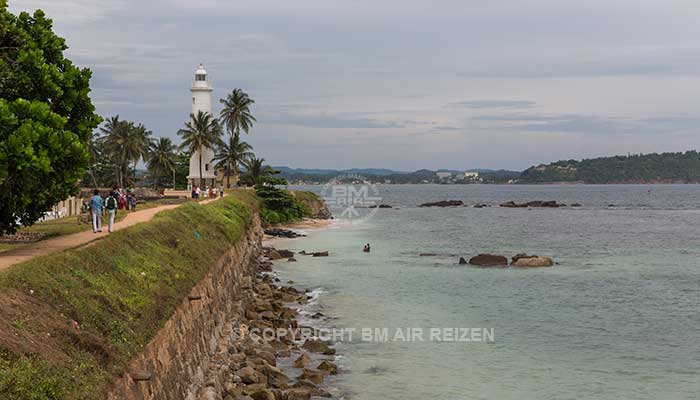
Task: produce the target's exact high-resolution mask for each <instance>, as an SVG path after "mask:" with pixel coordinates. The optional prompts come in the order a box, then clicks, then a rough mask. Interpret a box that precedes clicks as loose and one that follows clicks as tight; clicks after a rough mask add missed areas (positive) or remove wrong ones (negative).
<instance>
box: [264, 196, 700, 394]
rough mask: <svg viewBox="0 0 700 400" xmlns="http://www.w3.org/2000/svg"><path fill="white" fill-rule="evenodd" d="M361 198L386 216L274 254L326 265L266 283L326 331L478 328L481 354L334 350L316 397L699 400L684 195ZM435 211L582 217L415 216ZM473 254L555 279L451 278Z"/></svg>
mask: <svg viewBox="0 0 700 400" xmlns="http://www.w3.org/2000/svg"><path fill="white" fill-rule="evenodd" d="M310 189H311V190H314V191H317V192H320V191H321V190H322V188H319V187H312V188H310ZM377 191H378V193H379V196H380V197H382V201H381V202H382V203H388V204H392V205H393V206H398V207H399V209H382V210H379V211H378V212H377V213H376V214H374V215H373V216H372V217H371V218H369V219H368V220H367V221H366V222H365V223H363V224H359V225H353V226H343V227H336V228H331V229H328V230H326V231H323V232H316V233H311V234H310V235H309V237H307V238H304V239H299V240H293V241H288V242H284V244H280V245H278V247H286V248H290V249H292V250H297V251H299V250H307V251H309V250H329V251H330V252H331V257H328V258H311V257H302V256H300V257H298V259H299V262H297V263H278V270H279V275H280V277H281V278H282V279H283V280H287V279H293V280H294V281H296V282H298V283H299V284H302V285H304V287H310V288H321V290H322V293H321V295H320V297H319V302H318V304H317V305H316V306H315V307H317V308H318V309H319V310H321V311H322V312H323V313H324V314H326V315H329V316H332V317H333V318H332V319H328V320H325V321H323V324H326V325H327V326H329V327H345V328H355V329H358V330H359V329H361V328H365V327H368V328H383V327H387V328H390V332H393V329H394V328H399V327H403V328H406V327H415V328H423V329H425V331H427V330H428V329H429V328H433V327H437V328H442V327H469V328H471V327H483V328H492V329H493V330H494V333H495V341H494V342H492V343H486V342H436V341H428V340H423V341H409V342H391V341H388V342H380V343H376V342H366V341H362V340H359V338H358V337H355V338H353V339H354V340H353V341H352V342H347V341H343V342H339V343H338V344H337V347H338V350H339V352H340V354H341V357H340V358H339V360H338V362H339V363H340V364H341V366H342V367H343V368H344V370H345V371H346V373H344V374H342V375H341V376H340V377H339V379H337V380H334V381H333V382H332V384H333V385H336V386H338V387H340V388H341V389H342V390H344V391H345V393H346V397H347V398H354V399H427V398H443V399H516V398H517V399H616V400H619V399H698V398H700V352H699V349H700V266H699V263H698V256H700V211H699V210H700V186H567V187H557V186H551V187H543V186H482V185H479V186H476V185H474V186H383V187H380V188H377ZM448 198H449V199H460V200H463V201H465V202H466V203H468V204H474V203H482V202H485V203H488V204H498V203H499V202H504V201H507V200H517V201H520V200H534V199H546V200H548V199H556V200H560V201H564V202H569V203H571V202H579V203H582V204H583V207H582V208H581V209H532V210H527V209H503V208H498V207H492V208H484V209H475V208H470V207H459V208H450V209H425V208H416V207H415V205H416V204H419V203H422V202H425V201H435V200H443V199H448ZM610 204H615V206H616V207H613V208H609V207H608V205H610ZM367 242H369V243H371V244H372V252H371V253H369V254H366V253H363V252H362V251H361V249H362V246H363V245H364V243H367ZM423 252H425V253H437V254H438V255H437V256H435V257H420V256H419V255H418V254H419V253H423ZM481 252H493V253H498V254H504V255H507V256H512V255H514V254H516V253H519V252H528V253H536V254H541V255H549V256H552V257H554V258H555V259H556V261H558V262H559V264H560V265H557V266H555V267H554V268H550V269H529V270H518V269H513V268H505V269H502V268H497V269H480V268H473V267H465V266H459V265H457V260H458V257H459V256H464V257H465V258H468V257H470V256H472V255H476V254H478V253H481ZM426 336H427V334H426Z"/></svg>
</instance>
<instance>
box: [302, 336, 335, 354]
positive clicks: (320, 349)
mask: <svg viewBox="0 0 700 400" xmlns="http://www.w3.org/2000/svg"><path fill="white" fill-rule="evenodd" d="M301 347H302V348H304V349H306V350H308V351H310V352H312V353H320V354H325V355H327V356H332V355H334V354H335V349H333V348H331V347H330V346H328V345H327V344H326V343H325V342H323V341H321V340H317V339H307V340H306V342H304V345H303V346H301Z"/></svg>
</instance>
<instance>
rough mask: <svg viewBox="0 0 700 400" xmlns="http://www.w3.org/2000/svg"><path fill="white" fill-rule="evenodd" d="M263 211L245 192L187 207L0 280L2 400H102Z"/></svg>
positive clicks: (22, 267)
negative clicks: (116, 378)
mask: <svg viewBox="0 0 700 400" xmlns="http://www.w3.org/2000/svg"><path fill="white" fill-rule="evenodd" d="M257 204H258V201H257V199H256V198H255V196H254V195H253V194H252V193H250V192H245V191H237V192H233V193H231V194H230V195H228V196H227V197H225V198H224V199H222V200H220V201H217V202H214V203H211V204H208V205H205V206H201V205H198V204H195V203H188V204H184V205H182V206H181V207H178V208H177V209H175V210H171V211H166V212H162V213H159V214H158V215H156V216H155V217H154V219H153V220H152V221H150V222H147V223H143V224H139V225H135V226H133V227H131V228H128V229H125V230H122V231H117V232H115V233H113V234H111V235H109V236H108V237H106V238H105V239H103V240H100V241H98V242H96V243H94V244H92V245H89V246H85V247H82V248H78V249H73V250H68V251H64V252H61V253H56V254H51V255H48V256H45V257H39V258H36V259H33V260H31V261H28V262H25V263H22V264H18V265H16V266H14V267H12V268H10V269H8V270H6V271H3V272H2V273H0V398H2V399H7V400H14V399H17V400H19V399H22V400H34V399H71V400H73V399H75V400H81V399H103V398H104V397H105V392H106V390H107V385H108V384H109V382H110V381H111V380H112V378H113V377H114V376H115V375H118V374H120V373H122V372H123V371H124V368H125V367H126V365H127V364H128V362H129V360H130V359H131V358H132V356H133V355H134V354H136V353H137V352H139V351H140V350H142V349H143V348H144V346H145V345H146V344H147V343H148V341H149V340H150V339H151V338H152V337H153V335H154V334H155V333H156V332H157V331H158V329H159V328H160V327H161V326H162V325H163V323H164V322H165V321H166V320H167V319H168V318H169V317H170V315H171V314H172V312H173V311H174V309H175V308H176V307H177V305H178V304H179V303H180V302H181V301H182V299H183V297H184V296H186V295H187V293H189V291H190V290H191V288H192V287H193V286H194V285H195V284H196V283H197V282H199V281H200V280H201V278H202V277H203V276H204V275H205V274H206V272H207V271H208V270H209V268H210V267H211V266H212V265H213V264H214V263H215V262H216V261H217V260H218V259H219V257H220V256H221V254H222V252H223V251H224V250H225V249H227V248H228V247H229V246H230V245H231V244H232V243H235V242H236V241H237V240H239V239H240V238H241V237H242V236H243V234H244V232H245V229H246V227H247V225H248V224H250V223H251V221H252V215H253V212H252V210H253V209H254V208H257Z"/></svg>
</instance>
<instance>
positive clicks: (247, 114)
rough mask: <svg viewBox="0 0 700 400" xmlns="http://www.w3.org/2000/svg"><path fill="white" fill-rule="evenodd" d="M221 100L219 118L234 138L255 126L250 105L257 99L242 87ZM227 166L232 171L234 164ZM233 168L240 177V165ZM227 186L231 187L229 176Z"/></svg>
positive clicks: (227, 169)
mask: <svg viewBox="0 0 700 400" xmlns="http://www.w3.org/2000/svg"><path fill="white" fill-rule="evenodd" d="M219 102H220V103H221V104H223V108H222V110H221V113H220V114H219V117H220V118H219V119H220V120H221V124H222V125H223V126H224V127H225V128H226V130H228V132H229V134H230V135H231V137H232V140H233V137H234V136H239V135H240V133H241V131H243V132H245V133H246V134H247V133H248V132H249V131H250V128H252V127H253V123H254V122H257V120H256V119H255V117H253V114H252V113H251V111H250V107H251V106H252V105H253V103H255V100H253V99H251V98H250V97H248V94H247V93H246V92H244V91H243V90H242V89H233V91H232V92H231V93H230V94H229V95H228V96H227V97H226V99H221V100H219ZM221 167H224V165H223V164H222V165H221ZM225 167H226V171H230V170H231V167H232V165H231V164H226V165H225ZM233 170H234V173H235V175H234V176H236V178H238V166H237V165H233ZM226 186H227V187H231V186H230V184H229V180H228V177H227V179H226Z"/></svg>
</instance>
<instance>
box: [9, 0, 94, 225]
mask: <svg viewBox="0 0 700 400" xmlns="http://www.w3.org/2000/svg"><path fill="white" fill-rule="evenodd" d="M66 49H67V46H66V44H65V41H64V39H62V38H60V37H58V36H56V35H55V34H54V33H53V31H52V22H51V20H50V19H48V18H46V16H45V15H44V13H43V12H42V11H36V12H35V13H34V15H30V14H28V13H21V14H20V15H19V16H15V15H13V14H11V13H10V12H9V11H7V2H6V1H4V0H0V99H1V100H0V233H3V232H13V231H15V230H16V229H17V228H18V226H19V224H24V225H31V224H32V223H34V222H35V221H36V220H37V219H39V218H40V217H41V215H42V214H43V212H44V211H46V210H49V209H50V208H51V207H52V206H53V205H54V204H55V203H57V202H59V201H61V200H63V199H65V198H66V197H68V196H70V195H72V194H74V193H76V191H77V188H78V185H77V183H78V180H79V179H80V178H82V176H83V173H84V171H85V167H86V166H87V163H88V159H89V157H88V152H87V149H86V148H87V142H88V139H89V138H90V136H91V134H92V130H93V129H95V128H96V127H97V125H99V123H100V117H99V116H98V115H97V114H95V108H94V106H93V105H92V102H91V100H90V97H89V96H88V94H89V93H90V84H89V83H90V77H91V72H90V71H89V70H88V69H79V68H77V67H75V66H74V65H73V64H72V62H71V61H70V60H69V59H67V58H64V57H63V51H64V50H66Z"/></svg>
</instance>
